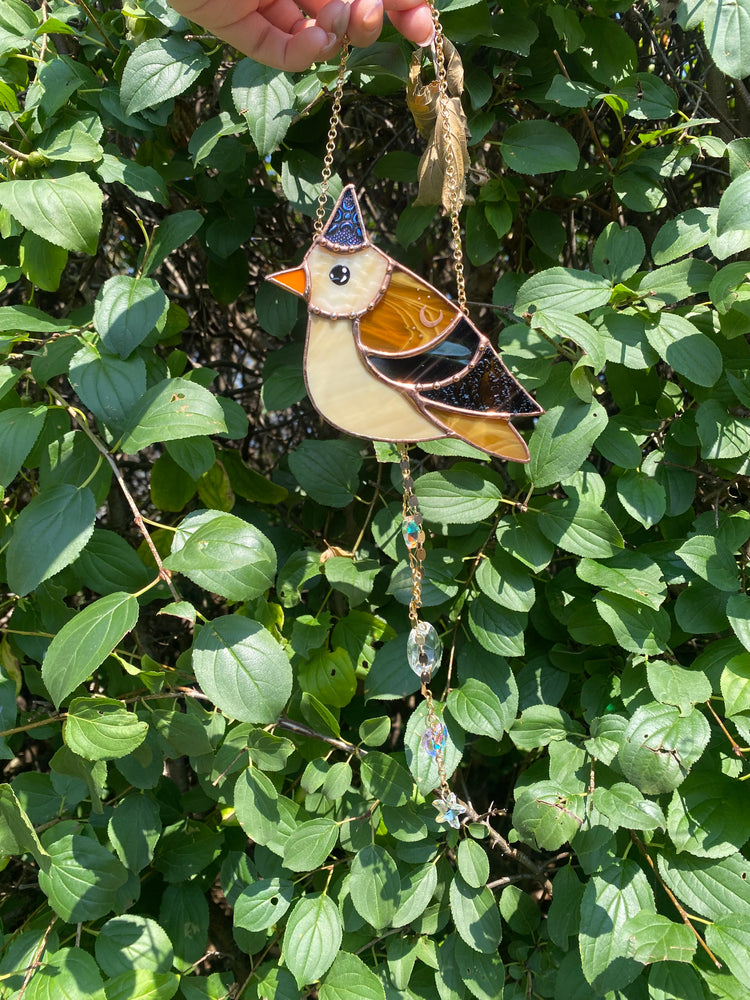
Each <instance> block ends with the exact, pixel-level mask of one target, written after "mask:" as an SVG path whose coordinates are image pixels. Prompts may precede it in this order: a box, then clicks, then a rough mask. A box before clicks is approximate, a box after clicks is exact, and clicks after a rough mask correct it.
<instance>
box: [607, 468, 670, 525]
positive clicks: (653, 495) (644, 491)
mask: <svg viewBox="0 0 750 1000" xmlns="http://www.w3.org/2000/svg"><path fill="white" fill-rule="evenodd" d="M617 497H618V499H619V501H620V503H621V504H622V505H623V507H624V508H625V510H626V511H627V512H628V514H630V516H631V517H632V518H634V520H636V521H638V523H639V524H642V525H643V527H644V528H652V527H653V526H654V525H655V524H658V523H659V522H660V521H661V519H662V518H663V517H664V514H665V512H666V509H667V495H666V492H665V490H664V487H663V486H662V485H661V483H659V482H657V481H656V479H654V478H652V477H651V476H648V475H646V473H645V472H641V471H639V470H636V469H631V470H630V471H628V472H626V473H625V474H624V475H622V476H620V477H619V479H618V480H617Z"/></svg>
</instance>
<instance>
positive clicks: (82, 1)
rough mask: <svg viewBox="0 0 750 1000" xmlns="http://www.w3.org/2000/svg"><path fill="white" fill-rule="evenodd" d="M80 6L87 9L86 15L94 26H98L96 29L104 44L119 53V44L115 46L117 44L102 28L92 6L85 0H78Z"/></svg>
mask: <svg viewBox="0 0 750 1000" xmlns="http://www.w3.org/2000/svg"><path fill="white" fill-rule="evenodd" d="M78 6H79V7H83V9H84V10H85V11H86V16H87V17H88V19H89V21H91V23H92V24H93V25H94V27H95V28H96V30H97V31H98V32H99V34H100V35H101V36H102V38H103V39H104V44H105V45H106V46H107V48H108V49H110V51H112V52H114V53H115V54H117V51H118V50H117V46H115V45H113V44H112V42H111V41H110V39H109V36H108V35H107V34H106V32H105V31H104V28H102V26H101V24H99V22H98V21H97V19H96V16H95V15H94V12H93V11H92V10H91V8H90V7H89V5H88V4H87V3H86V2H85V0H78Z"/></svg>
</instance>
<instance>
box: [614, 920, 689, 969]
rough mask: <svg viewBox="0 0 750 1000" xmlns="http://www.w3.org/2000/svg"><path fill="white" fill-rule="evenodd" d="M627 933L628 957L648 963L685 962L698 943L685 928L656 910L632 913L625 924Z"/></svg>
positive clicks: (687, 928)
mask: <svg viewBox="0 0 750 1000" xmlns="http://www.w3.org/2000/svg"><path fill="white" fill-rule="evenodd" d="M625 929H626V933H628V934H629V935H630V936H631V941H632V945H631V951H630V953H629V954H630V957H632V958H633V959H635V961H636V962H642V963H643V964H644V965H651V964H652V963H656V962H667V961H671V962H689V961H691V959H692V957H693V955H694V954H695V949H696V948H697V946H698V942H697V941H696V940H695V936H694V934H693V933H692V931H691V930H690V928H689V927H686V926H685V925H684V924H676V923H674V921H672V920H670V919H669V918H668V917H663V916H661V914H659V913H636V914H634V916H632V917H630V918H629V920H628V921H627V924H626V927H625Z"/></svg>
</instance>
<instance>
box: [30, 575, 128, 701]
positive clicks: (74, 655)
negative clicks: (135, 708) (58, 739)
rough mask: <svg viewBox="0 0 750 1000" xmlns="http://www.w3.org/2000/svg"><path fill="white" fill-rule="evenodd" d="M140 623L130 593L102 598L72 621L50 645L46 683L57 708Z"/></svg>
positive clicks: (46, 667)
mask: <svg viewBox="0 0 750 1000" xmlns="http://www.w3.org/2000/svg"><path fill="white" fill-rule="evenodd" d="M137 621H138V601H137V600H136V599H135V598H134V597H131V595H130V594H125V593H115V594H108V595H107V596H106V597H100V598H99V600H98V601H94V603H93V604H89V605H88V607H85V608H84V609H83V611H79V612H78V613H77V614H76V615H75V617H74V618H71V619H70V621H68V622H67V623H66V624H65V625H63V627H62V628H61V629H60V631H59V632H58V633H57V635H56V636H55V637H54V639H53V640H52V642H51V643H50V644H49V648H48V650H47V655H46V656H45V657H44V663H43V664H42V680H43V681H44V683H45V686H46V688H47V690H48V691H49V694H50V697H51V698H52V701H53V702H54V704H55V705H56V706H57V705H59V704H60V702H61V701H62V700H63V699H64V698H66V697H67V696H68V695H69V694H70V692H71V691H73V690H74V689H75V688H77V687H78V685H79V684H81V683H82V682H83V681H85V680H86V678H87V677H89V676H90V675H91V674H92V673H93V672H94V670H96V668H97V667H98V666H100V664H102V663H103V662H104V660H105V659H106V658H107V657H108V656H109V654H110V653H111V652H112V650H113V649H114V648H115V646H117V644H118V642H120V641H121V640H122V638H123V636H125V634H126V633H127V632H129V631H130V630H131V629H132V628H133V627H134V626H135V623H136V622H137Z"/></svg>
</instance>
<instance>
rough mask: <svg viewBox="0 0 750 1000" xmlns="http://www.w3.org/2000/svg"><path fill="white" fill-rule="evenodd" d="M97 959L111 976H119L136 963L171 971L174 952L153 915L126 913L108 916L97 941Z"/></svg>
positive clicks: (146, 968) (159, 970)
mask: <svg viewBox="0 0 750 1000" xmlns="http://www.w3.org/2000/svg"><path fill="white" fill-rule="evenodd" d="M95 953H96V960H97V962H98V963H99V965H100V966H101V968H102V971H103V972H105V973H106V975H108V976H119V975H121V974H122V973H123V972H127V971H128V970H129V969H132V968H133V966H136V967H138V968H141V969H144V970H148V971H149V972H167V971H168V970H169V968H170V967H171V965H172V961H173V959H174V952H173V950H172V945H171V943H170V940H169V938H168V937H167V935H166V934H165V933H164V930H163V928H162V927H161V926H160V925H159V924H157V922H156V921H155V920H152V919H151V918H150V917H142V916H140V915H139V914H137V913H124V914H122V915H121V916H117V917H113V918H112V919H111V920H108V921H107V922H106V923H105V924H104V925H103V927H102V928H101V929H100V931H99V933H98V934H97V937H96V943H95Z"/></svg>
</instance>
